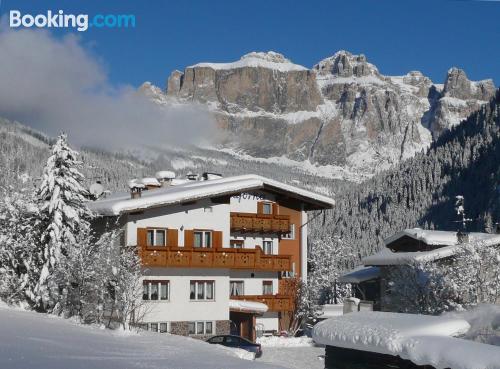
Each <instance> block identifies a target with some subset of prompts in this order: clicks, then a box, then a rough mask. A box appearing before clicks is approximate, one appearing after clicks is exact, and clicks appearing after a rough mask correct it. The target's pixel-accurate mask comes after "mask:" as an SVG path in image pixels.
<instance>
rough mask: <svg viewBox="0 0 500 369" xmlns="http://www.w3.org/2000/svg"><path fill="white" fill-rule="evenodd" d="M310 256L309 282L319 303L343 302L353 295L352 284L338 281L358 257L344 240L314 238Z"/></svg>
mask: <svg viewBox="0 0 500 369" xmlns="http://www.w3.org/2000/svg"><path fill="white" fill-rule="evenodd" d="M308 256H309V264H310V266H311V271H310V273H309V275H308V284H309V288H310V289H311V290H312V291H311V292H312V298H313V299H315V300H316V302H317V303H319V304H325V303H328V304H336V303H341V302H342V300H343V299H344V297H348V296H350V295H351V286H350V284H345V283H342V284H341V283H338V279H339V277H340V276H341V275H342V274H344V273H345V272H347V271H348V270H350V269H352V268H353V267H354V265H355V262H356V260H357V258H356V256H354V255H353V253H352V250H351V249H350V248H349V247H348V246H347V245H346V244H345V243H344V242H342V240H340V239H338V238H333V237H330V236H328V237H324V238H320V239H316V240H313V241H312V245H311V251H310V252H309V253H308Z"/></svg>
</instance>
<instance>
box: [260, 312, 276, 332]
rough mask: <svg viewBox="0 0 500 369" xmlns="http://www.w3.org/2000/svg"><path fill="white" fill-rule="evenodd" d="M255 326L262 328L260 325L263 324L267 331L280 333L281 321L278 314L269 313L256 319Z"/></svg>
mask: <svg viewBox="0 0 500 369" xmlns="http://www.w3.org/2000/svg"><path fill="white" fill-rule="evenodd" d="M255 324H256V325H257V328H260V327H259V326H258V325H259V324H262V325H263V326H264V330H265V331H278V330H279V319H278V313H277V312H268V313H264V315H263V316H258V317H257V318H256V319H255Z"/></svg>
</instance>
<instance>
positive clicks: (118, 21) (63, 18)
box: [9, 10, 135, 32]
mask: <svg viewBox="0 0 500 369" xmlns="http://www.w3.org/2000/svg"><path fill="white" fill-rule="evenodd" d="M9 24H10V27H11V28H18V27H25V28H31V27H37V28H76V30H77V31H78V32H85V31H87V30H88V29H89V28H90V27H95V28H134V27H135V15H132V14H96V15H94V16H93V17H89V15H88V14H76V15H75V14H64V11H63V10H59V11H58V12H52V11H51V10H48V11H47V13H46V14H37V15H32V14H22V13H21V11H19V10H11V11H10V16H9Z"/></svg>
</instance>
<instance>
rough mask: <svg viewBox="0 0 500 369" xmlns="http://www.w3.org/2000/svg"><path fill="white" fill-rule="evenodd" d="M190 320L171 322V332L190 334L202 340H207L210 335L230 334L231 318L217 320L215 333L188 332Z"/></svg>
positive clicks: (180, 334) (181, 334)
mask: <svg viewBox="0 0 500 369" xmlns="http://www.w3.org/2000/svg"><path fill="white" fill-rule="evenodd" d="M188 323H189V322H188V321H178V322H171V323H170V333H171V334H177V335H179V336H189V337H193V338H197V339H201V340H205V339H207V338H209V337H212V336H215V335H221V334H229V332H230V324H231V322H230V321H229V320H216V321H215V332H214V333H213V334H208V335H207V334H191V335H190V334H188Z"/></svg>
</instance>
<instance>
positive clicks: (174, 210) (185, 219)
mask: <svg viewBox="0 0 500 369" xmlns="http://www.w3.org/2000/svg"><path fill="white" fill-rule="evenodd" d="M205 208H211V209H212V211H211V212H207V211H205ZM229 226H230V217H229V205H228V204H213V203H212V202H211V201H210V199H204V200H200V201H197V202H196V203H195V204H191V205H174V206H164V207H159V208H154V209H148V210H145V211H144V212H143V213H142V214H129V215H128V223H127V232H126V237H127V238H126V239H127V245H137V228H146V227H164V228H175V229H178V230H179V246H184V232H183V230H184V229H195V228H197V229H211V230H214V231H222V232H223V233H222V245H223V246H224V247H227V246H229ZM181 228H183V230H181Z"/></svg>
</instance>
